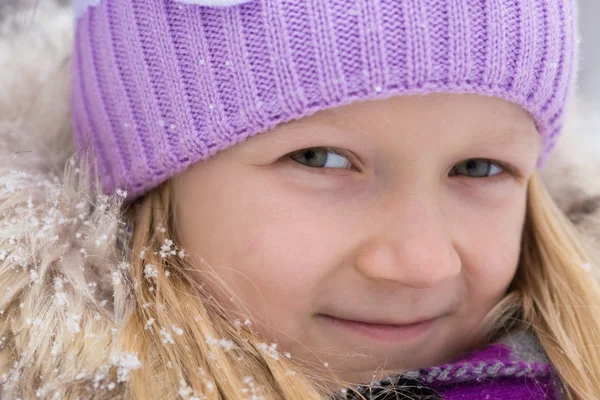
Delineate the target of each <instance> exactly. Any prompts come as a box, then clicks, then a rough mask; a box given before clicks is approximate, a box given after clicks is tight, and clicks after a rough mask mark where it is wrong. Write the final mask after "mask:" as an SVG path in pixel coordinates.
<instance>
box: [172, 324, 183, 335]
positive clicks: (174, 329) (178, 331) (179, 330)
mask: <svg viewBox="0 0 600 400" xmlns="http://www.w3.org/2000/svg"><path fill="white" fill-rule="evenodd" d="M171 329H173V332H175V334H176V335H177V336H181V335H183V329H181V328H180V327H178V326H177V325H173V326H172V327H171Z"/></svg>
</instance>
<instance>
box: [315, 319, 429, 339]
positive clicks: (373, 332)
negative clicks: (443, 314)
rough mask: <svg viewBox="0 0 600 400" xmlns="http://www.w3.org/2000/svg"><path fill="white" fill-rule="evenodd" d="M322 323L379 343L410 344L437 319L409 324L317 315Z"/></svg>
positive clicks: (426, 331)
mask: <svg viewBox="0 0 600 400" xmlns="http://www.w3.org/2000/svg"><path fill="white" fill-rule="evenodd" d="M319 317H320V318H322V319H323V321H324V322H325V323H327V324H329V325H331V326H333V327H336V328H339V329H342V330H344V331H346V332H348V333H353V334H357V335H360V336H363V337H366V338H368V339H372V340H376V341H381V342H411V341H414V340H417V339H418V338H420V337H422V336H424V335H426V334H427V333H428V332H430V331H431V330H432V329H433V327H434V326H435V324H436V322H437V321H438V320H439V317H436V318H431V319H421V320H417V321H414V322H410V323H403V324H400V323H390V322H380V321H377V322H371V321H358V320H350V319H344V318H338V317H334V316H331V315H326V314H319Z"/></svg>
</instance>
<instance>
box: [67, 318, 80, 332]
mask: <svg viewBox="0 0 600 400" xmlns="http://www.w3.org/2000/svg"><path fill="white" fill-rule="evenodd" d="M80 320H81V315H78V314H69V315H68V316H67V322H66V326H67V330H69V332H73V333H79V331H81V327H80V326H79V321H80Z"/></svg>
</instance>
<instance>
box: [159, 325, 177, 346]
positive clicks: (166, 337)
mask: <svg viewBox="0 0 600 400" xmlns="http://www.w3.org/2000/svg"><path fill="white" fill-rule="evenodd" d="M160 334H161V335H162V337H163V338H162V342H163V344H167V343H169V344H175V341H174V340H173V336H171V334H170V333H169V332H167V330H166V329H165V328H162V329H161V330H160Z"/></svg>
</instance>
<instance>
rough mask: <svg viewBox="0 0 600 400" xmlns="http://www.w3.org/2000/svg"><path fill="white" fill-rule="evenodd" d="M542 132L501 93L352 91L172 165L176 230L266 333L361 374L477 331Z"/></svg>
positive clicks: (502, 265)
mask: <svg viewBox="0 0 600 400" xmlns="http://www.w3.org/2000/svg"><path fill="white" fill-rule="evenodd" d="M540 144H541V139H540V136H539V134H538V132H537V130H536V127H535V124H534V122H533V120H532V119H531V118H530V117H529V116H528V114H527V113H526V112H525V111H524V110H522V109H521V108H520V107H518V106H517V105H514V104H512V103H509V102H506V101H504V100H501V99H498V98H491V97H484V96H477V95H454V94H436V95H426V96H410V97H394V98H390V99H386V100H378V101H372V102H364V103H355V104H351V105H349V106H344V107H340V108H337V109H334V110H328V111H322V112H319V113H318V114H316V115H313V116H310V117H307V118H304V119H302V120H300V121H295V122H292V123H289V124H286V125H283V126H280V127H278V128H276V129H274V130H272V131H270V132H267V133H262V134H260V135H258V136H256V137H253V138H251V139H248V140H247V141H245V142H243V143H241V144H240V145H237V146H234V147H232V148H229V149H227V150H225V151H223V152H221V153H218V154H217V155H215V156H213V157H212V158H210V159H209V160H207V161H204V162H200V163H197V164H195V165H194V166H192V167H191V168H189V169H188V170H187V171H185V172H184V173H182V174H180V175H179V176H178V177H177V179H175V181H174V190H175V202H176V215H175V224H176V229H177V232H178V235H179V239H180V241H181V245H182V246H183V247H184V248H186V249H187V250H188V251H190V252H193V253H196V254H198V255H199V256H201V257H202V258H203V259H204V260H205V261H206V262H207V263H208V264H209V265H210V266H212V267H213V268H214V269H215V271H216V272H217V274H218V275H219V277H220V278H221V279H222V280H223V281H224V282H225V283H226V284H228V285H229V287H230V288H231V289H232V290H233V292H234V293H235V294H236V295H237V296H238V298H239V299H240V300H241V301H242V302H243V303H244V304H245V306H246V307H247V308H248V310H249V312H250V315H251V320H252V322H253V325H254V327H255V328H256V329H257V330H258V331H260V332H261V333H262V334H263V336H264V337H265V338H266V340H267V341H269V342H276V343H278V345H279V349H280V350H283V351H289V352H291V354H292V357H296V358H301V359H304V360H311V361H316V360H318V364H315V365H316V366H317V365H318V367H320V368H325V367H327V368H330V369H332V370H334V371H335V372H336V373H337V374H338V376H340V377H341V378H343V379H346V380H350V381H353V382H366V381H371V379H372V378H373V371H375V370H376V369H378V371H380V372H381V371H383V372H384V373H391V372H400V371H403V370H407V369H413V368H417V367H424V366H431V365H435V364H439V363H442V362H445V361H449V360H450V359H452V358H453V357H456V356H458V355H459V353H460V352H462V351H467V350H469V349H470V348H471V347H472V346H473V345H474V344H475V343H477V342H478V341H479V340H481V339H482V326H481V322H482V320H483V318H484V316H485V315H486V314H487V313H488V311H489V310H490V309H491V308H492V307H493V306H494V305H495V304H496V303H497V302H498V301H499V300H500V299H501V298H502V297H503V295H504V294H505V292H506V290H507V288H508V286H509V284H510V282H511V280H512V279H513V276H514V274H515V271H516V268H517V264H518V259H519V251H520V241H521V233H522V228H523V223H524V216H525V205H526V188H527V183H528V179H529V177H530V176H531V174H532V173H533V172H534V170H535V166H536V160H537V158H538V154H539V152H540ZM227 301H229V300H227ZM423 320H431V322H429V323H426V324H420V325H419V326H412V327H410V326H406V325H407V324H410V323H413V322H416V321H423ZM317 357H318V358H317Z"/></svg>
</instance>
